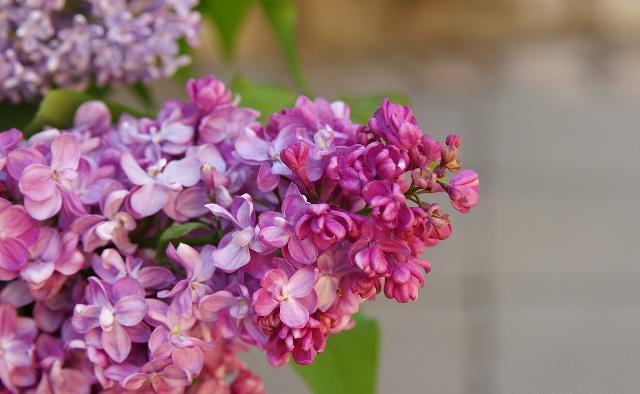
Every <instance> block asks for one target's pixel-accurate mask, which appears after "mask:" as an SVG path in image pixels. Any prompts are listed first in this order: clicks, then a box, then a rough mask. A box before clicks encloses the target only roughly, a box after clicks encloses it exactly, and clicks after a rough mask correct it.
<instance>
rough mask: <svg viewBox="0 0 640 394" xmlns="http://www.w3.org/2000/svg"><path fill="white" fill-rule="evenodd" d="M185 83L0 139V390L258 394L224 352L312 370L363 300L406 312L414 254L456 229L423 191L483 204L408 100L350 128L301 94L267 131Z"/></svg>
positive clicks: (207, 85) (416, 267)
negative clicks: (135, 110) (133, 103)
mask: <svg viewBox="0 0 640 394" xmlns="http://www.w3.org/2000/svg"><path fill="white" fill-rule="evenodd" d="M187 90H188V93H189V96H190V101H188V102H182V101H168V102H166V103H165V104H164V106H163V108H162V110H161V111H160V112H159V114H158V116H157V118H155V119H146V118H143V119H137V118H133V117H131V116H128V115H124V116H122V117H121V118H120V119H119V120H118V121H117V123H115V124H112V119H111V115H110V113H109V110H108V109H107V107H106V106H105V105H104V104H103V103H101V102H88V103H85V104H83V105H82V106H81V107H80V108H78V110H77V112H76V115H75V121H74V124H73V127H72V128H71V129H69V130H57V129H45V130H43V131H42V132H40V133H38V134H35V135H33V136H31V137H30V138H28V139H26V140H23V138H22V134H21V133H20V132H19V131H17V130H8V131H5V132H2V133H0V197H1V198H0V280H1V281H2V290H1V292H0V380H1V382H2V384H3V385H4V387H5V388H6V389H8V390H9V391H11V392H19V391H20V392H21V391H29V390H30V391H29V392H35V393H49V392H59V391H60V392H61V391H63V390H64V391H65V392H69V393H89V392H90V391H91V390H92V389H95V390H97V389H100V390H104V391H103V392H108V393H111V392H113V393H116V392H158V393H182V392H188V393H229V392H232V393H262V392H263V386H262V383H261V381H260V379H259V378H258V377H256V376H255V375H254V374H253V373H252V372H251V371H249V370H248V369H247V367H246V366H245V365H244V364H242V363H241V362H240V361H238V359H237V358H236V353H237V351H238V350H240V349H242V348H243V347H245V346H254V347H257V348H259V349H262V350H263V351H264V352H265V353H266V355H267V358H268V360H269V362H270V363H271V364H272V365H274V366H279V365H283V364H284V363H286V362H287V361H288V360H289V359H290V358H293V360H294V361H295V362H297V363H299V364H309V363H311V362H312V361H313V360H314V358H315V357H316V355H317V354H318V353H321V352H322V351H323V350H324V348H325V344H326V341H327V337H328V336H329V335H331V334H333V333H337V332H340V331H341V330H344V329H348V328H350V327H352V325H353V324H354V323H353V320H352V315H353V314H354V313H355V312H356V311H358V309H359V305H360V304H361V303H362V302H364V301H365V300H368V299H373V298H374V297H375V296H376V295H377V294H378V293H380V292H382V293H384V295H385V296H386V297H389V298H391V299H395V300H397V301H398V302H402V303H404V302H408V301H409V300H415V299H416V298H417V297H418V292H419V289H420V287H422V286H423V284H424V273H425V272H428V271H429V264H428V263H427V262H426V261H425V260H423V259H421V258H420V255H421V254H422V252H423V251H424V250H425V249H426V248H428V247H431V246H434V245H435V244H437V243H438V242H439V241H440V240H444V239H446V238H448V237H449V235H450V233H451V223H450V218H449V216H448V215H447V214H445V213H444V212H443V211H442V210H441V209H440V207H439V206H438V205H437V204H434V203H430V202H426V201H423V200H422V199H421V197H423V196H424V195H426V194H431V193H442V194H443V195H448V197H449V199H450V200H451V204H452V206H453V208H455V209H456V210H458V211H460V212H463V213H464V212H467V211H469V209H470V208H471V207H473V206H474V205H475V204H476V203H477V202H478V176H477V174H476V173H475V172H473V171H471V170H461V171H459V169H460V166H461V163H460V160H459V155H458V152H459V148H460V137H459V136H456V135H450V136H449V137H447V139H446V141H445V143H444V144H441V143H439V142H437V141H435V140H433V139H432V138H431V137H429V136H428V135H425V134H423V133H422V131H421V129H420V128H419V126H418V123H417V121H416V119H415V117H414V115H413V113H412V111H411V109H410V108H408V107H405V106H402V105H398V104H393V103H390V102H389V101H387V100H385V101H384V102H383V103H382V106H381V107H380V108H379V109H378V110H377V111H376V112H375V114H373V116H372V118H371V119H370V120H369V122H368V123H367V124H366V125H357V124H354V123H353V122H351V120H350V118H349V108H348V107H347V106H346V105H345V104H344V103H341V102H333V103H331V102H328V101H326V100H324V99H322V98H318V99H315V100H310V99H308V98H306V97H300V98H299V99H298V100H297V101H296V103H295V106H294V107H293V108H287V109H284V110H282V111H281V112H279V113H275V114H272V115H271V117H270V118H269V122H268V124H267V126H264V127H263V126H262V125H260V123H258V122H257V120H256V119H257V116H258V113H257V112H256V111H254V110H252V109H248V108H242V107H240V106H239V99H238V98H234V96H233V95H232V93H231V92H230V91H229V90H228V89H227V88H226V87H225V86H224V84H222V83H221V82H219V81H217V80H215V79H213V78H212V77H206V78H203V79H200V80H195V81H194V80H192V81H190V82H189V83H188V86H187ZM185 222H189V223H192V224H194V225H193V229H194V230H193V231H192V232H191V233H189V234H187V235H185V236H184V238H182V239H180V240H177V241H176V242H172V243H169V245H168V247H167V248H166V251H162V252H163V254H162V255H157V254H156V253H155V251H154V249H155V247H156V245H157V243H158V242H159V239H160V238H161V234H166V233H167V232H170V231H171V230H172V229H175V228H176V226H180V225H181V224H183V223H185ZM165 253H166V256H164V254H165ZM167 262H168V263H167Z"/></svg>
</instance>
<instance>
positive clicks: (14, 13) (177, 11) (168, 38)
mask: <svg viewBox="0 0 640 394" xmlns="http://www.w3.org/2000/svg"><path fill="white" fill-rule="evenodd" d="M197 2H198V0H144V1H129V0H28V1H27V0H0V101H3V100H11V101H13V102H21V101H29V100H33V99H35V98H37V97H39V96H42V95H43V94H44V93H45V92H46V91H47V89H49V88H51V87H68V88H86V87H87V86H88V85H89V84H90V83H95V85H96V86H99V87H102V86H107V85H109V84H111V83H113V82H127V83H130V82H134V81H147V80H150V79H155V78H159V77H163V76H169V75H172V74H173V73H174V72H175V71H176V69H177V68H179V67H181V66H183V65H185V64H187V63H189V61H190V60H189V57H188V56H186V55H180V54H179V44H178V41H179V40H180V39H186V40H187V42H189V43H190V44H191V45H194V44H196V43H197V38H198V37H197V33H198V29H199V23H200V15H199V14H198V13H197V12H195V11H193V8H194V7H195V6H196V4H197Z"/></svg>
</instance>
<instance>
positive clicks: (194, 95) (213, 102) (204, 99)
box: [187, 75, 232, 112]
mask: <svg viewBox="0 0 640 394" xmlns="http://www.w3.org/2000/svg"><path fill="white" fill-rule="evenodd" d="M187 93H188V94H189V98H190V99H191V101H192V102H193V103H194V104H195V105H196V107H198V109H199V110H200V111H203V112H209V111H211V110H212V109H214V108H215V107H217V106H219V105H224V104H229V103H230V102H231V99H232V94H231V91H229V90H227V88H226V86H225V85H224V83H223V82H221V81H218V80H217V79H215V78H214V77H213V76H212V75H208V76H206V77H204V78H200V79H190V80H189V82H187Z"/></svg>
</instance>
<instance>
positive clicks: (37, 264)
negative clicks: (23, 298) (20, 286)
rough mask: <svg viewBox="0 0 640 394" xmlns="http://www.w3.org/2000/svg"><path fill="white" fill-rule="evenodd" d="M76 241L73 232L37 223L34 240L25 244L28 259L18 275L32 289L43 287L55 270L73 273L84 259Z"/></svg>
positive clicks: (80, 266)
mask: <svg viewBox="0 0 640 394" xmlns="http://www.w3.org/2000/svg"><path fill="white" fill-rule="evenodd" d="M77 245H78V235H77V234H75V233H72V232H65V233H63V234H61V233H60V232H59V231H58V230H57V229H54V228H51V227H41V228H40V231H39V232H38V238H37V240H36V241H35V243H34V244H33V245H32V246H31V247H30V248H29V255H30V257H29V261H28V263H27V264H25V265H24V266H23V267H22V268H21V269H20V276H21V277H22V279H24V280H25V281H26V282H27V283H28V284H29V287H30V288H31V289H34V290H35V289H40V288H43V287H44V286H45V284H46V282H47V281H48V280H49V279H50V278H52V276H53V275H54V273H55V272H58V273H61V274H63V275H73V274H75V273H77V272H78V271H80V270H81V269H82V267H83V266H84V262H85V258H84V255H83V254H82V253H81V252H80V251H79V250H78V248H77Z"/></svg>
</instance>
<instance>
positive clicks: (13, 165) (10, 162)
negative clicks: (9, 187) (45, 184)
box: [7, 148, 46, 180]
mask: <svg viewBox="0 0 640 394" xmlns="http://www.w3.org/2000/svg"><path fill="white" fill-rule="evenodd" d="M31 164H41V165H44V164H46V160H45V158H44V156H43V155H42V153H40V152H39V151H37V150H35V149H33V148H18V149H16V150H14V151H12V152H10V153H9V155H8V156H7V171H9V174H10V175H11V177H12V178H13V179H15V180H18V179H20V178H21V177H22V173H23V172H24V170H25V168H27V167H28V166H29V165H31Z"/></svg>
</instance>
